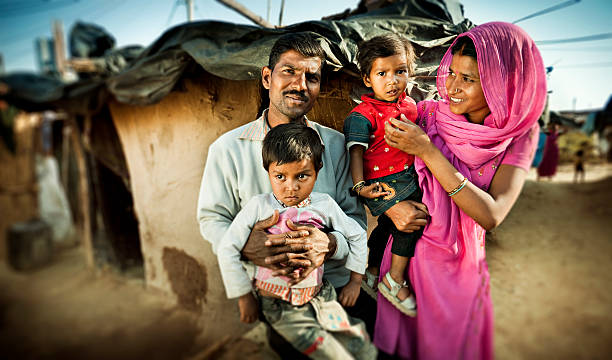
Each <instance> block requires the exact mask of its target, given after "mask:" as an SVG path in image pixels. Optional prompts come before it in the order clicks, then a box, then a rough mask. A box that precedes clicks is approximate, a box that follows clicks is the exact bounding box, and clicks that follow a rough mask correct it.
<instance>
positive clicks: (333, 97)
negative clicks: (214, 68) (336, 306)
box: [110, 74, 352, 338]
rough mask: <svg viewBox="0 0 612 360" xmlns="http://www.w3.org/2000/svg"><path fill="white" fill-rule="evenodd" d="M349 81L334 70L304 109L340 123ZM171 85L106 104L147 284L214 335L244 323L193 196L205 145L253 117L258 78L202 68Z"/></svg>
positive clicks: (312, 115)
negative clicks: (139, 102) (156, 98)
mask: <svg viewBox="0 0 612 360" xmlns="http://www.w3.org/2000/svg"><path fill="white" fill-rule="evenodd" d="M351 86H352V85H350V81H344V80H341V79H340V78H337V79H334V80H333V81H330V82H329V84H328V86H326V87H325V88H323V89H322V91H321V94H320V97H319V101H318V103H317V104H316V105H315V108H313V110H312V111H311V113H310V114H309V117H310V118H311V119H313V120H317V121H319V122H321V123H323V124H326V125H328V126H333V127H336V128H341V126H342V119H343V118H344V116H346V114H347V113H348V111H349V110H350V108H351V107H352V104H351V102H350V99H349V97H348V94H349V88H350V87H351ZM178 88H180V89H181V90H178V91H173V92H172V93H170V94H169V95H168V96H166V97H165V98H164V99H163V100H162V101H161V102H160V103H158V104H155V105H150V106H132V105H124V104H119V103H117V102H113V103H111V104H110V110H111V114H112V118H113V121H114V123H115V126H116V128H117V132H118V134H119V138H120V141H121V143H122V146H123V149H124V153H125V157H126V160H127V165H128V170H129V174H130V183H131V190H132V195H133V198H134V207H135V210H136V216H137V218H138V221H139V232H140V237H141V247H142V253H143V258H144V263H145V274H146V275H145V276H146V282H147V286H150V287H154V288H157V289H161V290H163V291H165V292H167V293H169V294H172V295H173V296H175V297H176V301H177V303H178V304H180V305H182V306H184V307H186V308H188V309H191V310H194V311H198V312H200V313H201V315H202V317H201V318H202V319H203V321H205V322H206V323H207V324H223V325H222V326H221V328H219V327H215V326H210V325H208V326H204V331H205V333H206V332H209V336H211V337H212V338H218V337H219V336H220V334H219V332H220V331H227V333H230V332H233V331H236V330H238V331H240V329H243V330H244V329H246V328H244V327H242V326H241V325H240V323H239V320H238V309H237V306H236V304H235V303H234V302H231V301H228V300H227V299H226V298H225V292H224V289H223V285H222V282H221V277H220V274H219V270H218V265H217V259H216V257H215V256H214V254H213V253H212V250H211V247H210V245H209V243H208V242H207V241H205V240H203V239H202V237H201V235H200V233H199V227H198V224H197V221H196V206H197V198H198V192H199V187H200V181H201V177H202V172H203V169H204V165H205V161H206V157H207V152H208V147H209V145H210V144H211V143H212V142H213V141H214V140H215V139H216V138H217V137H218V136H219V135H221V134H223V133H224V132H226V131H228V130H230V129H233V128H235V127H238V126H240V125H242V124H244V123H247V122H249V121H252V120H254V119H255V115H256V112H257V109H258V106H259V98H260V96H259V81H230V80H224V79H221V78H217V77H214V76H212V75H209V74H203V75H202V76H199V77H197V78H194V77H189V78H186V79H184V80H183V81H182V83H181V84H180V86H179V87H178Z"/></svg>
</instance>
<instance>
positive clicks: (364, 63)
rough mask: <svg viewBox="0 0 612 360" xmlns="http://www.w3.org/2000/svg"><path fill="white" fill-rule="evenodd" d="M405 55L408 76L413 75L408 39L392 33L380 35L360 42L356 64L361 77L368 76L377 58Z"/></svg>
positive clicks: (412, 50)
mask: <svg viewBox="0 0 612 360" xmlns="http://www.w3.org/2000/svg"><path fill="white" fill-rule="evenodd" d="M403 52H405V53H406V65H408V75H410V76H412V75H414V60H415V55H414V48H413V47H412V44H411V43H410V41H409V40H408V39H406V38H405V37H402V36H399V35H397V34H394V33H389V34H386V35H380V36H376V37H373V38H371V39H370V40H366V41H362V42H361V43H360V44H359V49H358V50H357V62H358V63H359V70H360V71H361V76H367V75H370V71H371V70H372V64H374V61H376V59H378V58H385V57H389V56H393V55H398V54H401V53H403Z"/></svg>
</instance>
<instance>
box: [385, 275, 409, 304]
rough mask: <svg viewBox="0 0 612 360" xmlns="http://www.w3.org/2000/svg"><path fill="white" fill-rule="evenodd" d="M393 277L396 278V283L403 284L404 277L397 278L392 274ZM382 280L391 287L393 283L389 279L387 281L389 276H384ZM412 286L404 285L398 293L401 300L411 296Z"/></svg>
mask: <svg viewBox="0 0 612 360" xmlns="http://www.w3.org/2000/svg"><path fill="white" fill-rule="evenodd" d="M391 278H393V280H395V282H396V283H398V284H403V283H404V279H403V278H400V279H398V278H396V277H395V276H393V275H391ZM382 282H383V283H384V284H385V285H386V286H387V287H388V288H389V289H391V284H389V281H387V277H386V276H383V279H382ZM410 294H411V292H410V288H408V287H402V288H401V289H400V290H399V291H398V293H397V298H398V299H399V300H400V301H404V300H405V299H407V298H408V297H410Z"/></svg>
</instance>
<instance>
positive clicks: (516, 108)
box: [436, 22, 546, 168]
mask: <svg viewBox="0 0 612 360" xmlns="http://www.w3.org/2000/svg"><path fill="white" fill-rule="evenodd" d="M463 36H467V37H469V38H470V39H472V41H473V42H474V46H475V47H476V54H477V56H478V72H479V74H480V82H481V84H482V89H483V92H484V96H485V99H486V100H487V104H488V105H489V109H490V110H491V114H490V115H489V116H487V117H486V118H485V121H484V124H483V125H484V126H485V128H483V126H482V125H480V124H472V123H470V122H468V121H466V119H465V118H464V117H463V116H461V115H455V114H453V113H451V112H450V110H449V109H448V94H447V92H446V87H445V83H446V78H447V77H448V71H449V67H450V64H451V62H452V59H453V54H452V53H451V48H452V45H451V48H449V49H448V50H447V51H446V54H444V57H443V58H442V61H441V62H440V67H439V68H438V79H437V81H436V83H437V86H438V92H439V93H440V96H441V97H442V100H443V101H441V102H440V104H439V105H440V108H439V112H438V114H436V115H441V116H442V118H438V119H437V123H438V124H437V127H438V133H439V134H440V136H442V137H443V138H444V139H445V141H446V143H447V145H448V146H449V148H450V149H451V151H452V152H453V153H454V154H455V155H456V156H458V157H459V158H461V160H462V161H463V162H464V163H465V164H466V165H468V166H469V167H470V168H475V167H478V166H481V165H482V164H483V163H484V162H486V161H488V160H490V159H491V158H492V157H493V156H496V155H499V154H500V153H502V152H503V151H505V150H506V148H507V147H508V144H509V143H510V141H511V140H512V139H513V138H517V137H519V136H520V135H522V134H524V133H526V132H527V131H528V130H529V129H530V128H531V127H532V126H534V124H535V123H536V122H537V120H538V118H539V117H540V115H541V114H542V110H543V109H544V104H545V102H546V76H545V72H544V64H543V62H542V57H541V56H540V52H539V51H538V49H537V48H536V45H535V43H534V42H533V40H532V39H531V38H530V37H529V35H527V33H526V32H525V31H523V29H521V28H519V27H518V26H516V25H513V24H509V23H503V22H491V23H486V24H483V25H480V26H477V27H475V28H473V29H472V30H470V31H468V32H466V33H463V34H461V35H459V36H458V37H457V39H459V38H461V37H463ZM457 39H455V41H454V42H453V45H454V44H455V42H457ZM466 144H471V145H472V146H473V148H472V149H471V150H470V151H468V152H466V150H467V149H465V147H464V145H466ZM472 150H475V151H476V152H477V154H475V153H473V152H472Z"/></svg>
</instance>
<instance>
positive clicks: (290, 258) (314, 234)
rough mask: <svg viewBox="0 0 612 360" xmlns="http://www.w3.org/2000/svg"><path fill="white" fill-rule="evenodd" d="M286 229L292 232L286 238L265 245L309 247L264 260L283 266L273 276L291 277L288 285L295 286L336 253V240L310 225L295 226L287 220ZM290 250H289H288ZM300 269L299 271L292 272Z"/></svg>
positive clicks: (282, 247) (283, 247) (271, 240)
mask: <svg viewBox="0 0 612 360" xmlns="http://www.w3.org/2000/svg"><path fill="white" fill-rule="evenodd" d="M287 227H289V228H290V229H291V230H292V231H291V232H288V233H286V234H291V235H290V237H288V238H283V239H270V240H269V241H267V242H266V245H269V246H274V247H278V248H280V249H287V248H290V247H295V245H296V244H299V246H300V247H303V248H306V247H309V249H307V250H306V251H302V252H300V253H296V252H295V251H287V252H284V253H281V254H278V255H274V256H270V257H268V258H266V263H267V264H269V265H272V264H283V265H284V266H283V267H282V268H280V269H277V270H276V271H275V272H274V275H275V276H280V275H285V276H293V279H292V280H291V281H290V282H289V285H290V286H292V285H295V284H297V283H299V282H300V281H302V280H304V279H305V278H306V277H307V276H308V275H310V273H311V272H312V271H313V270H315V269H316V268H318V267H320V266H321V265H323V262H325V260H326V259H327V258H329V256H331V255H333V253H334V252H335V251H336V238H335V237H334V236H333V235H331V234H326V233H324V232H323V231H321V230H319V229H317V228H316V227H313V226H310V225H296V224H294V223H293V222H292V221H291V220H287ZM296 233H299V234H305V235H300V237H299V238H292V237H291V236H293V234H296ZM289 250H291V249H289ZM295 269H301V270H300V271H294V270H295Z"/></svg>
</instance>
